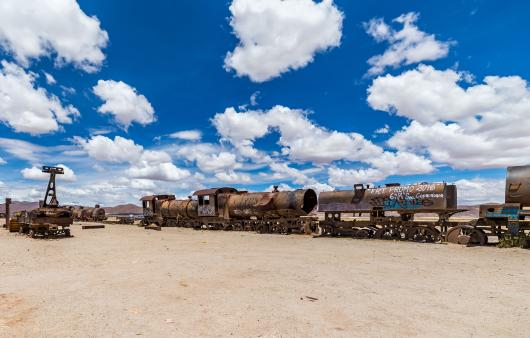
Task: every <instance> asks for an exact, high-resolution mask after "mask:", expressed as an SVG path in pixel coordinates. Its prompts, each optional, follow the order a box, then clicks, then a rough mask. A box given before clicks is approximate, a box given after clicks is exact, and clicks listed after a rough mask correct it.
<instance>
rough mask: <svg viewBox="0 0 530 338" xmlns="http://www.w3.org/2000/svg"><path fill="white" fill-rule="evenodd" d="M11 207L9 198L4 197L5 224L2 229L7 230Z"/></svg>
mask: <svg viewBox="0 0 530 338" xmlns="http://www.w3.org/2000/svg"><path fill="white" fill-rule="evenodd" d="M10 207H11V198H8V197H6V224H4V228H6V229H9V219H10V218H11V217H10V211H11V210H10V209H11V208H10Z"/></svg>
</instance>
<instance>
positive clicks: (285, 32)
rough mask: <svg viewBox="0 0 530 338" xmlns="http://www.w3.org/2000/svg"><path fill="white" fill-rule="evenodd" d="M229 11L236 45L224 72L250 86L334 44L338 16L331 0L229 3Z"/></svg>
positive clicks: (340, 17)
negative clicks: (230, 71)
mask: <svg viewBox="0 0 530 338" xmlns="http://www.w3.org/2000/svg"><path fill="white" fill-rule="evenodd" d="M230 12H231V14H232V16H231V19H230V25H231V26H232V29H233V30H234V34H235V35H236V36H237V38H238V39H239V45H238V46H237V47H236V48H235V49H234V50H233V51H232V52H229V53H228V54H227V55H226V58H225V68H226V69H233V70H235V71H236V73H237V75H238V76H248V77H249V78H250V79H251V80H252V81H254V82H264V81H268V80H270V79H272V78H275V77H278V76H280V75H281V74H282V73H285V72H287V71H289V70H291V69H293V70H294V69H299V68H303V67H305V66H306V65H307V64H308V63H310V62H312V61H313V58H314V55H315V54H316V53H317V52H320V51H325V50H328V49H330V48H333V47H337V46H339V45H340V40H341V36H342V20H343V14H342V12H341V11H339V10H338V9H337V7H336V6H335V4H334V3H333V1H332V0H322V1H320V2H315V1H312V0H233V1H232V4H231V5H230Z"/></svg>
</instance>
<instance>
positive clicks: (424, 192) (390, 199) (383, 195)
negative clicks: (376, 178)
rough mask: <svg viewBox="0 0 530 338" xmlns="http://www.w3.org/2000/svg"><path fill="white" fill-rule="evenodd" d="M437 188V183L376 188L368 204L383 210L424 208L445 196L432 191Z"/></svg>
mask: <svg viewBox="0 0 530 338" xmlns="http://www.w3.org/2000/svg"><path fill="white" fill-rule="evenodd" d="M438 189H439V186H438V184H437V183H433V184H422V185H414V186H396V187H385V188H376V189H373V191H372V194H373V195H375V196H376V197H373V198H372V199H370V204H371V205H372V206H374V207H380V208H383V210H395V209H418V208H426V207H430V206H432V205H434V204H435V201H436V200H443V199H444V198H445V197H444V194H442V193H434V192H435V191H437V190H438ZM438 191H439V190H438Z"/></svg>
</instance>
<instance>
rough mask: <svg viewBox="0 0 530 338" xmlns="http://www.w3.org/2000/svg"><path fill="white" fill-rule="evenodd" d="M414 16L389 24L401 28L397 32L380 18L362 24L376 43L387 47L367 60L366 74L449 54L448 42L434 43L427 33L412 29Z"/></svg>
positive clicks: (378, 72)
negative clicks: (387, 45)
mask: <svg viewBox="0 0 530 338" xmlns="http://www.w3.org/2000/svg"><path fill="white" fill-rule="evenodd" d="M418 17H419V14H418V13H413V12H410V13H407V14H403V15H401V16H399V17H397V18H395V19H394V20H393V21H394V22H396V23H399V24H402V25H403V28H402V29H401V30H398V31H396V30H394V29H393V28H392V27H391V26H389V25H388V24H387V23H385V21H384V20H383V19H380V18H374V19H371V20H370V21H369V22H367V23H365V25H364V26H365V29H366V32H367V33H368V34H370V35H371V36H372V37H373V38H374V39H375V40H376V41H378V42H383V41H385V42H387V43H389V44H390V46H389V47H388V49H387V50H386V51H385V52H384V53H383V54H381V55H376V56H373V57H371V58H370V59H369V60H368V64H370V66H371V68H370V69H369V70H368V74H369V75H377V74H381V73H383V72H384V71H385V69H386V68H387V67H394V68H397V67H399V66H400V65H403V64H405V65H410V64H413V63H419V62H422V61H434V60H437V59H440V58H443V57H445V56H446V55H447V53H448V52H449V47H450V45H451V43H450V42H444V41H438V40H437V39H436V37H435V36H434V35H433V34H427V33H425V32H423V31H421V30H420V29H419V28H418V26H416V21H417V20H418Z"/></svg>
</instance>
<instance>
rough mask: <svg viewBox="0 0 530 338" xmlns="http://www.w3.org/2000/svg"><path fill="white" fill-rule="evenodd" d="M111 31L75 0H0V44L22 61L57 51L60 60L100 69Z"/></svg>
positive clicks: (81, 67) (89, 69) (88, 70)
mask: <svg viewBox="0 0 530 338" xmlns="http://www.w3.org/2000/svg"><path fill="white" fill-rule="evenodd" d="M107 43H108V34H107V32H105V31H104V30H102V29H101V27H100V22H99V20H98V19H97V18H96V17H94V16H92V17H91V16H87V15H86V14H85V13H84V12H83V11H82V10H81V8H80V7H79V4H78V3H77V1H75V0H46V1H40V0H2V1H0V46H1V47H2V48H4V49H5V50H7V51H8V52H10V53H12V54H13V55H14V57H15V58H16V59H17V61H18V62H20V63H21V64H22V65H24V66H27V65H28V64H29V61H30V59H34V58H39V57H42V56H50V55H54V56H55V57H56V64H58V65H61V64H64V63H72V64H74V65H75V66H77V67H78V68H80V69H82V70H84V71H86V72H94V71H97V70H98V69H99V68H100V67H101V64H102V63H103V61H104V59H105V54H104V53H103V51H102V49H103V48H105V46H106V45H107Z"/></svg>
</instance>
